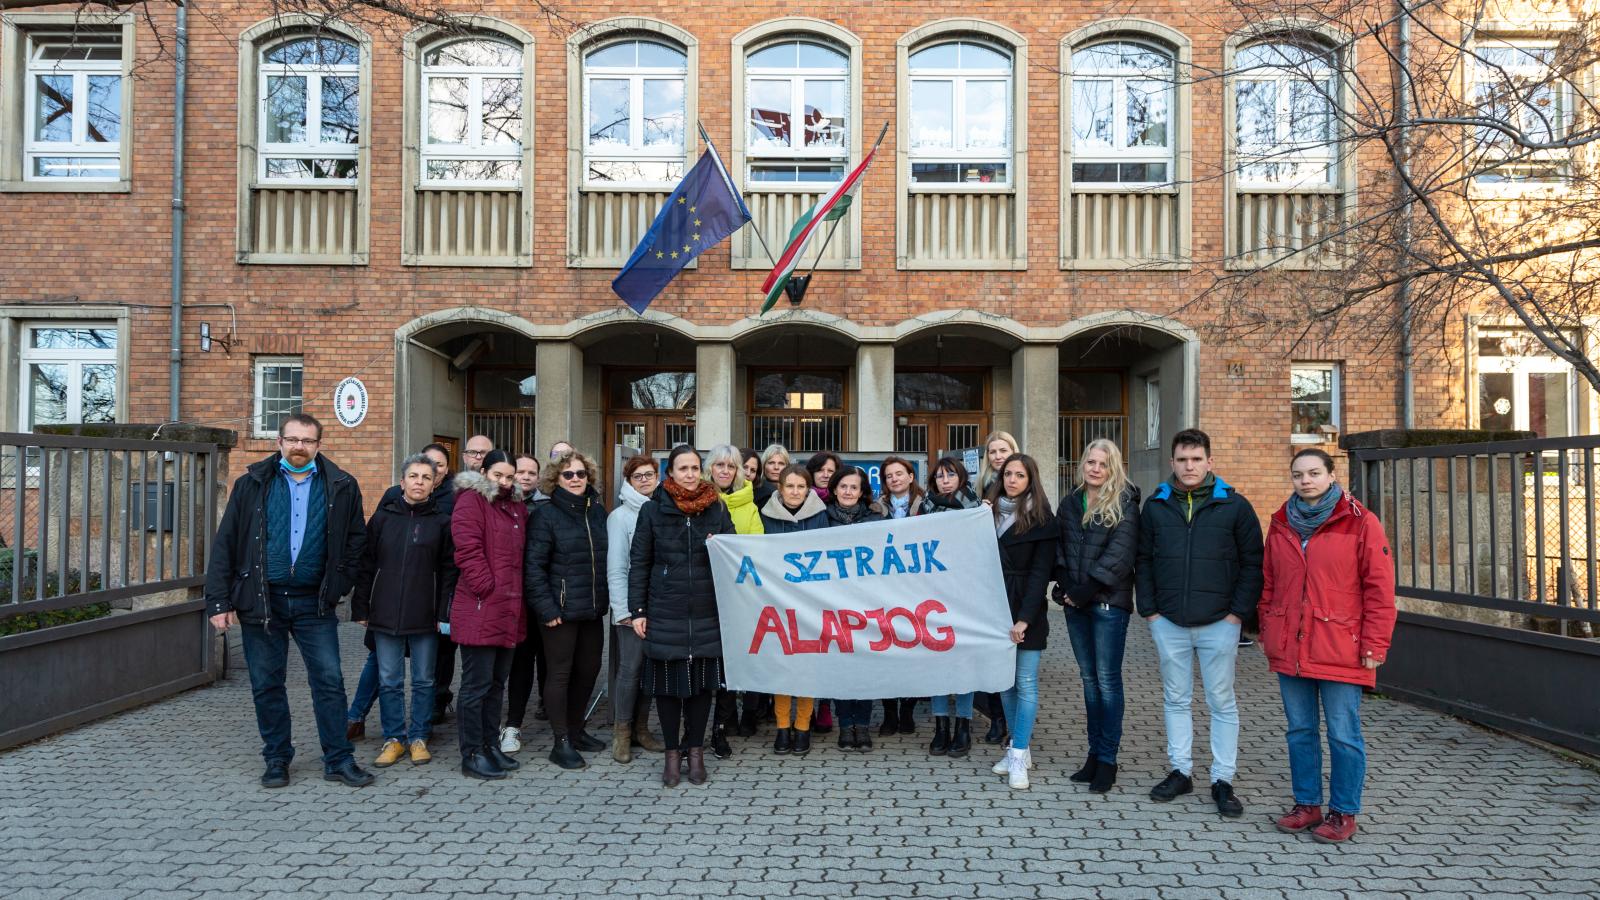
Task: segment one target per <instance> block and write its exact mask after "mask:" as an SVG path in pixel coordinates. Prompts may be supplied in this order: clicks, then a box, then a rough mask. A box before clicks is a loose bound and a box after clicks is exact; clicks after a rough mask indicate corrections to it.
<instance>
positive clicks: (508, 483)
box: [441, 450, 528, 779]
mask: <svg viewBox="0 0 1600 900" xmlns="http://www.w3.org/2000/svg"><path fill="white" fill-rule="evenodd" d="M515 473H516V469H515V467H514V466H513V465H512V463H511V460H510V459H509V458H508V457H507V456H506V454H505V452H504V451H501V450H491V451H489V454H488V455H487V456H485V457H484V458H483V470H482V471H481V472H462V473H461V474H459V475H457V476H456V506H455V512H454V513H453V514H452V515H451V518H450V536H451V538H452V539H453V540H454V541H455V546H456V567H457V568H458V569H460V570H461V576H460V578H459V579H458V580H457V582H456V592H455V596H454V597H453V598H452V600H451V603H450V620H449V622H448V624H447V625H442V626H441V630H442V629H443V628H445V627H448V629H449V634H450V637H451V639H452V640H454V641H455V644H456V646H457V647H458V648H459V650H460V654H461V693H460V695H459V696H458V697H457V698H456V724H457V730H458V731H459V733H460V738H461V774H463V775H466V776H468V777H469V778H484V779H494V778H504V777H506V773H507V772H509V771H511V770H513V769H515V768H517V761H516V760H514V759H512V758H511V757H509V756H507V755H506V754H504V753H502V752H501V751H500V746H499V744H498V743H497V741H496V737H497V736H496V734H495V726H496V725H498V724H499V720H500V703H501V700H502V699H503V698H504V696H505V689H506V678H507V676H509V675H510V674H511V655H512V650H513V648H515V647H516V646H517V645H518V644H519V643H521V642H522V640H523V638H524V637H526V636H527V633H528V613H527V609H526V607H524V606H523V601H522V551H523V545H524V543H525V542H526V540H527V531H528V529H527V524H528V508H527V507H526V506H525V505H524V504H523V496H522V492H521V491H520V490H518V489H517V487H516V484H515V483H514V482H513V480H512V477H513V475H514V474H515Z"/></svg>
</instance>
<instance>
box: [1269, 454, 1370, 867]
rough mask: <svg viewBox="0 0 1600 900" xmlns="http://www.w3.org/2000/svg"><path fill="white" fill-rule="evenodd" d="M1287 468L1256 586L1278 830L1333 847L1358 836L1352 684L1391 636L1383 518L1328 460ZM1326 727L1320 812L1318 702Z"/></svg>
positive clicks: (1362, 750) (1363, 762)
mask: <svg viewBox="0 0 1600 900" xmlns="http://www.w3.org/2000/svg"><path fill="white" fill-rule="evenodd" d="M1289 471H1290V474H1291V476H1292V477H1293V480H1294V494H1293V495H1292V496H1291V497H1290V498H1289V501H1288V502H1287V503H1285V504H1284V505H1283V508H1281V509H1279V510H1278V511H1277V512H1276V513H1275V514H1273V516H1272V527H1271V528H1270V529H1269V530H1268V532H1267V551H1266V566H1265V569H1266V584H1265V586H1264V588H1263V589H1262V592H1261V605H1260V607H1259V610H1258V611H1259V613H1260V618H1261V646H1262V649H1264V650H1265V651H1266V653H1267V662H1268V664H1269V665H1270V666H1271V667H1272V671H1274V672H1277V673H1278V688H1279V691H1280V693H1281V694H1282V695H1283V712H1284V715H1285V717H1287V718H1288V720H1289V727H1288V731H1287V738H1288V744H1289V773H1290V782H1291V783H1292V785H1293V788H1294V808H1292V809H1290V810H1289V812H1287V813H1286V814H1284V815H1283V816H1281V817H1279V819H1278V830H1279V831H1282V832H1285V833H1290V834H1293V833H1298V832H1302V831H1308V830H1309V831H1311V836H1312V837H1313V838H1314V839H1316V840H1317V841H1318V842H1320V843H1324V844H1336V843H1339V842H1341V841H1345V840H1348V839H1349V838H1350V836H1351V835H1353V834H1355V832H1356V814H1357V813H1359V812H1360V811H1361V786H1362V782H1363V781H1364V779H1365V778H1366V772H1367V751H1366V746H1365V744H1363V743H1362V740H1361V689H1362V688H1363V687H1368V688H1370V687H1373V686H1374V685H1375V684H1376V683H1377V668H1378V666H1380V665H1382V664H1383V661H1384V658H1385V656H1386V655H1387V654H1388V652H1389V637H1390V635H1391V634H1392V633H1393V632H1394V619H1395V608H1394V560H1393V557H1391V556H1390V555H1389V541H1388V538H1386V537H1385V536H1384V533H1383V525H1382V524H1381V523H1380V522H1379V521H1378V517H1377V516H1375V515H1373V514H1372V511H1371V510H1369V509H1367V508H1366V507H1365V506H1362V505H1361V504H1360V503H1358V502H1357V501H1356V499H1355V498H1354V497H1352V496H1350V495H1349V494H1347V493H1345V492H1344V491H1343V490H1342V489H1341V488H1340V487H1339V484H1338V483H1337V482H1335V481H1334V479H1333V458H1332V457H1330V456H1329V455H1328V454H1326V453H1324V452H1322V451H1321V450H1317V449H1307V450H1301V451H1300V452H1299V453H1296V454H1295V456H1294V461H1293V462H1292V463H1291V464H1290V467H1289ZM1319 703H1320V705H1321V708H1322V715H1323V717H1324V718H1326V720H1327V723H1328V750H1329V755H1330V756H1332V758H1333V771H1332V774H1331V775H1330V777H1329V779H1328V781H1329V784H1328V815H1327V817H1326V818H1324V816H1323V814H1322V738H1321V736H1320V735H1319V734H1318V733H1317V708H1318V705H1319Z"/></svg>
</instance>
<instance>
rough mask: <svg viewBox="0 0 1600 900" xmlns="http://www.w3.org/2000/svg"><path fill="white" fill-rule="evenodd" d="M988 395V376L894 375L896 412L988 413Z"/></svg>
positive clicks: (982, 374)
mask: <svg viewBox="0 0 1600 900" xmlns="http://www.w3.org/2000/svg"><path fill="white" fill-rule="evenodd" d="M984 394H985V384H984V373H982V372H978V371H966V372H961V371H956V372H951V371H943V372H916V371H903V370H902V371H896V372H895V373H894V408H895V412H947V411H967V410H983V409H988V405H987V404H985V403H984ZM962 446H966V445H962Z"/></svg>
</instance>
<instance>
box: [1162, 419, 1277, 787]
mask: <svg viewBox="0 0 1600 900" xmlns="http://www.w3.org/2000/svg"><path fill="white" fill-rule="evenodd" d="M1261 562H1262V542H1261V521H1260V520H1259V519H1257V518H1256V511H1255V509H1254V508H1252V507H1251V506H1250V501H1248V500H1246V499H1245V498H1244V497H1242V496H1240V494H1239V492H1238V491H1235V490H1234V489H1233V488H1232V487H1230V486H1229V485H1228V484H1227V482H1225V481H1223V480H1222V479H1220V478H1218V477H1217V476H1216V474H1215V473H1214V472H1212V470H1211V438H1210V436H1208V435H1207V434H1206V433H1205V432H1203V431H1200V430H1199V429H1188V430H1185V431H1180V432H1178V433H1177V435H1176V436H1174V437H1173V439H1172V477H1171V478H1169V479H1167V481H1165V482H1163V483H1162V485H1161V486H1160V487H1159V488H1157V489H1156V490H1155V492H1154V493H1152V494H1151V495H1150V499H1149V501H1148V502H1146V503H1145V505H1144V512H1143V513H1142V514H1141V515H1140V517H1139V556H1138V565H1137V566H1136V567H1135V569H1134V572H1135V581H1136V583H1137V585H1138V607H1139V615H1141V616H1144V617H1145V619H1146V620H1148V621H1149V623H1150V637H1151V639H1152V640H1154V642H1155V645H1156V655H1157V657H1158V658H1159V659H1160V661H1161V690H1162V695H1163V698H1164V701H1165V718H1166V726H1167V758H1168V760H1169V761H1170V763H1171V764H1172V771H1171V772H1170V773H1169V774H1168V775H1167V777H1166V779H1165V780H1164V781H1162V782H1161V783H1160V784H1158V785H1156V786H1155V788H1154V789H1152V790H1151V791H1150V798H1151V799H1152V800H1158V801H1162V802H1166V801H1169V800H1172V799H1173V798H1175V797H1178V796H1179V795H1181V794H1187V793H1189V792H1190V791H1192V790H1194V785H1193V782H1192V781H1191V780H1190V774H1191V771H1192V769H1193V759H1192V757H1191V753H1192V750H1193V745H1194V722H1193V720H1192V718H1191V716H1190V713H1189V705H1190V701H1191V699H1192V697H1193V694H1194V664H1195V660H1196V659H1197V658H1198V660H1199V662H1200V679H1201V682H1202V683H1203V684H1204V685H1205V691H1206V707H1207V708H1208V709H1209V710H1210V711H1211V798H1212V800H1213V801H1214V802H1215V803H1216V805H1217V812H1219V813H1221V814H1222V815H1224V816H1227V817H1229V818H1237V817H1238V816H1240V815H1243V814H1244V805H1243V804H1241V803H1240V802H1239V799H1238V798H1237V797H1236V796H1234V792H1233V776H1234V772H1235V765H1236V763H1237V760H1238V755H1239V709H1238V706H1237V705H1236V704H1235V702H1234V694H1233V672H1234V662H1235V660H1236V658H1237V656H1238V653H1239V633H1240V629H1241V628H1242V626H1243V625H1244V623H1245V622H1247V621H1249V620H1250V619H1252V618H1253V617H1254V615H1255V608H1256V603H1257V602H1259V601H1260V599H1261Z"/></svg>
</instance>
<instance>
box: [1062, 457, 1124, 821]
mask: <svg viewBox="0 0 1600 900" xmlns="http://www.w3.org/2000/svg"><path fill="white" fill-rule="evenodd" d="M1056 519H1057V521H1058V522H1059V523H1060V526H1061V556H1060V561H1059V563H1058V565H1057V566H1056V571H1055V581H1056V589H1055V601H1056V602H1057V603H1060V604H1061V605H1062V606H1064V607H1066V613H1067V634H1068V636H1069V637H1071V639H1072V654H1073V656H1075V657H1077V660H1078V673H1079V675H1081V676H1082V678H1083V705H1084V711H1085V716H1084V718H1085V721H1086V722H1087V724H1088V729H1089V755H1088V759H1087V760H1085V762H1084V764H1083V768H1081V769H1079V770H1078V771H1076V772H1074V773H1073V774H1072V780H1073V781H1076V782H1078V783H1080V784H1082V783H1088V785H1089V790H1091V791H1093V792H1094V793H1097V794H1103V793H1105V792H1106V791H1109V790H1111V786H1112V785H1114V784H1116V782H1117V749H1118V747H1119V746H1120V745H1121V743H1122V651H1123V647H1124V645H1125V644H1126V642H1127V639H1128V617H1129V616H1130V615H1132V613H1133V565H1134V559H1135V557H1137V556H1138V553H1139V489H1138V487H1136V486H1134V485H1132V484H1129V483H1128V472H1127V469H1126V468H1125V467H1124V466H1123V464H1122V451H1121V450H1119V449H1117V445H1116V444H1114V443H1112V442H1111V441H1108V440H1105V439H1100V440H1096V441H1091V442H1090V443H1089V446H1087V447H1085V448H1084V451H1083V459H1082V461H1081V462H1079V463H1078V486H1077V487H1076V488H1075V489H1074V490H1073V491H1072V493H1070V494H1068V495H1067V496H1066V498H1065V499H1064V500H1062V501H1061V508H1060V509H1059V510H1057V511H1056Z"/></svg>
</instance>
